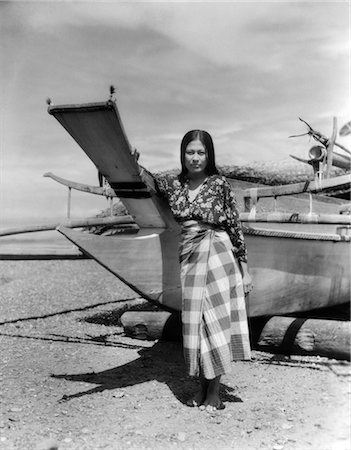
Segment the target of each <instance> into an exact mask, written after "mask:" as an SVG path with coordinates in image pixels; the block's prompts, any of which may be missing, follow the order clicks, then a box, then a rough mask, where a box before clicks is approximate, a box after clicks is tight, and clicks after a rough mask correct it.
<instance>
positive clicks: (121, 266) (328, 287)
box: [48, 99, 351, 317]
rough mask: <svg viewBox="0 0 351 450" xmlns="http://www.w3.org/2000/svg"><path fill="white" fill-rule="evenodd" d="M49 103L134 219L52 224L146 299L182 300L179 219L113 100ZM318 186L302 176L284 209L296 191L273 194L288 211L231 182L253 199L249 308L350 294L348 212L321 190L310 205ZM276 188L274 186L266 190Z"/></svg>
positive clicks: (272, 308) (257, 311)
mask: <svg viewBox="0 0 351 450" xmlns="http://www.w3.org/2000/svg"><path fill="white" fill-rule="evenodd" d="M48 112H49V114H51V115H53V116H54V117H55V118H56V119H57V120H58V121H59V122H60V124H61V125H62V126H63V127H64V128H65V129H66V130H67V131H68V133H69V134H70V135H71V136H72V137H73V139H74V140H75V141H76V142H77V143H78V145H79V146H80V147H81V148H82V149H83V151H84V152H85V153H86V155H87V156H88V157H89V158H90V159H91V160H92V162H93V163H94V164H95V166H96V167H97V169H98V171H99V173H100V174H102V175H103V176H104V177H105V179H106V180H107V181H108V184H109V186H110V187H111V189H112V190H113V192H114V193H115V195H116V196H117V197H119V199H120V200H121V201H122V202H123V204H124V206H125V208H126V209H127V210H128V213H129V214H130V215H131V216H132V217H133V220H134V221H135V223H136V224H137V225H138V231H137V232H136V233H133V234H125V235H111V236H100V235H95V234H92V233H88V232H86V231H76V230H72V229H69V228H66V227H63V226H61V227H59V228H58V231H59V232H60V233H62V234H63V235H64V236H65V237H66V238H67V239H69V240H70V241H71V242H73V243H74V244H75V245H76V246H77V247H78V248H79V249H80V250H81V251H82V252H83V253H84V254H86V255H88V256H89V257H90V258H93V259H94V260H95V261H97V262H98V263H99V264H101V265H102V266H103V267H105V268H106V269H107V270H109V271H110V272H112V273H113V274H114V275H115V276H116V277H118V278H119V279H120V280H122V281H123V282H124V283H126V284H127V285H128V286H129V287H130V288H132V289H133V290H134V291H135V292H137V293H138V294H139V295H141V296H142V297H144V298H145V299H147V300H149V301H150V302H152V303H156V304H158V305H160V306H161V307H163V308H164V309H166V310H180V309H181V286H180V276H179V262H178V239H179V226H178V224H177V223H176V222H175V221H174V219H173V217H172V215H171V212H170V209H169V207H168V205H167V204H166V203H165V202H164V201H163V200H162V198H160V197H159V196H158V194H157V191H156V189H155V182H154V179H153V176H152V174H150V173H149V172H148V171H146V170H142V171H140V166H139V165H138V164H137V162H136V160H135V158H134V156H133V155H132V147H131V145H130V143H129V142H128V139H127V136H126V134H125V131H124V128H123V125H122V121H121V118H120V115H119V112H118V109H117V105H116V101H115V100H113V99H110V100H109V101H107V102H102V103H90V104H83V105H82V104H80V105H62V106H49V108H48ZM341 178H342V180H340V183H341V184H344V185H345V184H348V185H349V184H350V181H351V178H350V175H346V176H344V177H341ZM338 182H339V181H338V180H336V181H335V179H334V181H333V182H332V183H334V185H337V184H338ZM328 183H329V182H328ZM328 183H325V186H324V187H328ZM329 184H330V183H329ZM234 188H235V186H234ZM296 189H297V192H301V190H300V191H299V190H298V188H296ZM322 190H323V186H313V183H312V184H311V185H310V186H308V185H305V186H304V189H303V190H302V191H303V192H304V194H303V195H302V197H301V198H298V197H295V199H297V200H296V201H299V202H302V204H303V205H304V207H305V208H306V207H307V212H303V213H301V209H300V210H299V211H293V212H292V211H290V210H289V202H291V200H290V199H291V198H292V197H289V196H287V194H286V193H285V194H284V196H281V198H280V199H279V200H280V202H281V204H283V206H284V205H285V207H286V208H285V211H286V212H277V211H269V212H257V211H256V203H257V198H259V197H262V198H263V197H269V193H268V194H267V192H266V193H264V192H263V191H262V192H258V191H257V189H256V190H255V189H249V190H242V189H237V188H236V193H237V194H238V197H241V198H244V197H245V198H246V199H248V198H251V200H252V199H254V201H253V204H254V205H253V207H251V208H250V209H249V210H247V211H246V212H245V211H242V212H241V220H242V223H243V226H244V232H245V239H246V243H247V247H248V255H249V257H248V264H249V268H250V272H251V274H252V277H253V282H254V290H253V291H252V292H251V293H250V295H248V296H247V307H248V314H249V316H251V317H257V316H265V315H283V314H288V313H294V312H302V311H309V310H314V309H319V308H324V307H329V306H334V305H338V304H342V303H346V302H349V300H350V272H351V271H350V259H351V258H350V235H349V229H350V225H351V216H350V215H341V214H338V207H339V205H338V203H337V202H336V203H333V202H330V201H329V202H325V201H321V200H320V201H319V200H318V199H317V200H315V201H314V206H313V212H312V211H311V208H308V205H309V203H310V199H309V197H308V195H310V196H312V192H319V191H322ZM308 192H310V194H306V193H308ZM295 193H296V192H295ZM289 194H291V192H290V193H289ZM279 195H281V194H279V193H277V192H276V191H275V192H273V194H272V195H271V197H279ZM306 195H307V198H306ZM264 201H265V199H263V200H262V202H264ZM296 201H295V203H296Z"/></svg>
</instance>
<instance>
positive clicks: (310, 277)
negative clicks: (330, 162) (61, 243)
mask: <svg viewBox="0 0 351 450" xmlns="http://www.w3.org/2000/svg"><path fill="white" fill-rule="evenodd" d="M280 225H281V224H280ZM293 225H294V224H293ZM301 227H305V229H306V230H308V229H307V228H306V227H307V226H304V225H301V224H300V234H301V237H296V236H298V233H297V232H293V233H290V231H289V230H288V229H287V228H286V229H285V230H284V231H277V230H275V231H274V230H269V231H267V230H264V228H258V227H256V226H255V228H253V226H251V228H250V230H251V231H250V232H248V233H247V234H246V237H245V239H246V243H247V247H248V254H249V261H248V263H249V267H250V272H251V275H252V278H253V283H254V290H253V291H252V292H251V293H250V295H249V296H247V309H248V315H249V316H250V317H257V316H264V315H282V314H288V313H293V312H302V311H309V310H313V309H318V308H324V307H330V306H334V305H338V304H341V303H345V302H348V301H349V300H350V279H349V274H350V241H345V240H338V239H337V236H338V235H336V234H334V235H333V234H332V233H330V236H329V237H330V238H329V239H325V238H324V239H322V238H321V239H318V238H316V236H317V237H318V235H316V234H314V235H312V236H308V231H306V233H303V232H302V230H301ZM310 227H311V226H309V229H310ZM334 228H335V227H334ZM252 230H253V231H252ZM257 230H258V233H260V232H262V231H263V234H261V235H260V234H258V235H255V234H252V233H253V232H255V231H256V232H257ZM59 231H60V232H61V233H62V234H63V235H65V236H66V237H67V238H68V239H69V240H71V241H72V242H73V243H74V244H75V245H77V246H78V247H79V248H80V249H81V251H82V252H83V253H85V254H87V255H88V256H90V257H92V258H94V259H95V260H96V261H97V262H98V263H99V264H101V265H102V266H103V267H105V268H106V269H108V270H109V271H110V272H112V273H113V274H115V275H116V276H117V277H118V278H119V279H121V280H122V281H123V282H124V283H126V284H127V285H128V286H130V287H131V288H132V289H133V290H134V291H136V292H137V293H138V294H139V295H141V296H142V297H144V298H146V299H147V300H149V301H151V302H156V303H158V304H159V305H160V306H162V307H164V308H166V309H170V310H181V285H180V275H179V263H178V251H177V250H178V234H177V233H176V232H174V231H171V230H165V229H143V230H141V231H140V232H139V233H138V234H137V235H132V236H131V235H129V236H128V235H127V236H96V235H93V234H90V233H87V232H80V231H74V230H71V229H67V228H59ZM330 231H332V230H330ZM288 234H292V235H293V236H294V237H288V236H287V235H288ZM310 234H312V233H310ZM321 236H323V234H321ZM324 236H327V235H326V234H325V233H324ZM333 236H334V238H333Z"/></svg>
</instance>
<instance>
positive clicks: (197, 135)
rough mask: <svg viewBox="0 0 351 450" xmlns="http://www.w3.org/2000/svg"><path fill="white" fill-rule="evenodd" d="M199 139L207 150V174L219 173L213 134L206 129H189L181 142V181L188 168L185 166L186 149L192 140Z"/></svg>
mask: <svg viewBox="0 0 351 450" xmlns="http://www.w3.org/2000/svg"><path fill="white" fill-rule="evenodd" d="M197 140H199V141H200V142H201V143H202V144H203V146H204V147H205V149H206V151H207V166H206V169H205V172H206V174H207V175H215V174H218V170H217V167H216V162H215V153H214V147H213V141H212V138H211V135H210V134H209V133H207V131H204V130H191V131H188V132H187V133H186V134H185V135H184V137H183V139H182V142H181V144H180V162H181V165H182V171H181V173H180V175H179V178H180V180H181V181H184V179H185V177H186V174H187V172H188V169H187V168H186V167H185V150H186V148H187V146H188V144H189V142H191V141H197Z"/></svg>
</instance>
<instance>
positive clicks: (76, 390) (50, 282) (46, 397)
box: [0, 260, 350, 450]
mask: <svg viewBox="0 0 351 450" xmlns="http://www.w3.org/2000/svg"><path fill="white" fill-rule="evenodd" d="M140 303H142V301H141V300H140V299H139V298H138V297H136V294H134V293H133V291H131V290H130V289H129V288H127V287H126V286H124V285H123V284H122V283H121V282H119V281H118V280H117V279H116V278H114V277H113V276H112V275H111V274H109V273H108V272H107V271H105V270H104V269H102V268H101V267H99V266H98V265H97V264H96V263H94V262H93V261H89V260H83V261H0V312H1V318H0V322H1V324H0V325H1V327H0V340H1V343H0V345H1V360H2V365H1V371H0V372H1V373H0V379H1V381H2V389H1V392H0V395H1V397H0V398H1V404H2V407H1V419H0V449H6V450H11V449H42V450H43V449H49V448H59V449H60V450H78V449H79V450H85V449H94V450H95V449H168V448H170V449H173V448H177V449H178V448H179V449H214V448H215V449H240V450H241V449H242V450H245V449H248V450H249V449H250V450H257V449H263V450H265V449H267V450H268V449H274V450H279V449H286V450H306V449H313V450H317V449H318V450H344V449H345V450H346V449H349V448H350V429H349V421H350V406H349V405H350V376H349V374H350V365H349V364H348V363H346V362H343V361H331V360H328V359H326V358H319V357H297V356H295V357H291V358H288V357H284V356H281V355H273V354H269V353H263V352H257V351H254V352H253V358H252V361H250V362H236V363H233V370H232V374H230V375H227V376H225V377H223V379H222V386H221V391H222V397H223V400H224V402H225V405H226V409H225V410H223V411H218V412H216V413H213V414H210V413H207V412H202V411H200V410H198V409H197V408H189V407H187V406H186V405H185V402H186V400H187V398H188V396H189V395H190V394H191V392H192V391H193V390H194V389H196V386H197V384H196V381H194V380H192V379H190V378H188V377H187V376H186V375H185V374H184V366H183V360H182V352H181V346H180V344H179V343H177V342H160V341H142V340H136V339H131V338H129V337H126V336H125V335H124V333H123V329H122V328H121V327H120V326H119V322H118V315H119V313H118V310H120V309H121V308H125V307H126V305H129V306H132V305H135V304H140Z"/></svg>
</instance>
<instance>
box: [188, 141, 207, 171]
mask: <svg viewBox="0 0 351 450" xmlns="http://www.w3.org/2000/svg"><path fill="white" fill-rule="evenodd" d="M184 164H185V167H186V169H187V170H188V173H189V174H190V175H202V174H203V173H204V172H205V169H206V166H207V151H206V149H205V147H204V145H203V143H202V142H201V141H199V140H195V141H191V142H189V144H188V145H187V146H186V149H185V158H184Z"/></svg>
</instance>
